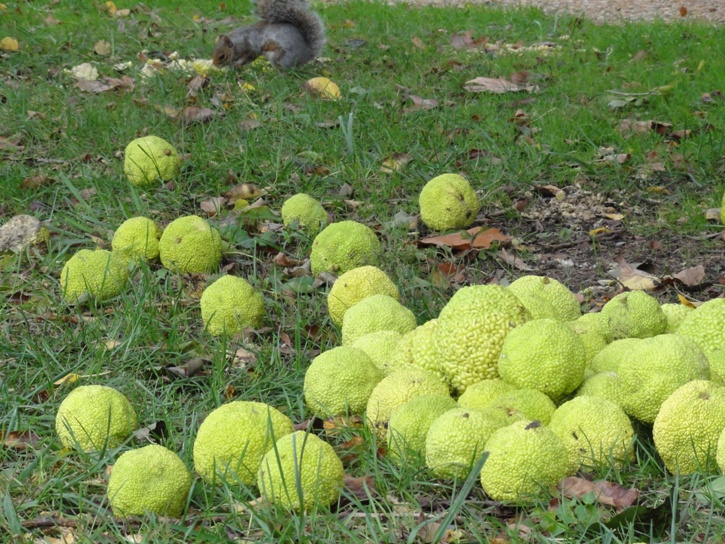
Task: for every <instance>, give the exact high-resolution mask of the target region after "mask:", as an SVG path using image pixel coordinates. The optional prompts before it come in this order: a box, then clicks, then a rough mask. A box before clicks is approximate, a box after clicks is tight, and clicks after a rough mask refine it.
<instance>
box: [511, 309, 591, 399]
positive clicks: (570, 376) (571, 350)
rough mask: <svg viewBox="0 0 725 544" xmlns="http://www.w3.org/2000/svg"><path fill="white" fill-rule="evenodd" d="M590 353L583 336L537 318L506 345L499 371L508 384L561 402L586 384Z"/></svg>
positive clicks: (561, 325)
mask: <svg viewBox="0 0 725 544" xmlns="http://www.w3.org/2000/svg"><path fill="white" fill-rule="evenodd" d="M586 363H587V360H586V352H585V351H584V344H583V343H582V341H581V340H580V339H579V336H578V335H577V334H576V333H575V332H574V331H573V330H571V328H569V327H568V326H567V325H566V324H564V323H562V322H560V321H556V320H554V319H533V320H531V321H528V322H526V323H524V324H523V325H521V326H520V327H516V328H515V329H514V330H512V331H511V332H510V333H509V334H508V336H507V337H506V338H505V340H504V342H503V347H502V348H501V354H500V356H499V359H498V372H499V374H500V375H501V378H503V380H504V381H506V382H508V383H510V384H512V385H513V386H515V387H517V388H519V389H523V388H531V389H538V390H539V391H541V392H543V393H546V394H547V395H549V397H551V398H552V399H560V398H562V397H563V396H564V395H568V394H569V393H571V392H572V391H574V390H575V389H576V388H577V387H579V385H581V383H582V382H583V381H584V369H585V368H586Z"/></svg>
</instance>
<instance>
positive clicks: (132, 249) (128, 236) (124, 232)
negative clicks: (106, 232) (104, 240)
mask: <svg viewBox="0 0 725 544" xmlns="http://www.w3.org/2000/svg"><path fill="white" fill-rule="evenodd" d="M161 232H162V231H161V229H160V228H159V226H158V225H157V224H156V223H155V222H154V221H152V220H151V219H149V218H148V217H132V218H130V219H127V220H126V221H124V222H123V223H121V225H120V226H119V227H118V228H117V229H116V232H115V233H114V234H113V240H111V247H112V248H113V252H114V253H116V254H118V255H119V256H121V257H123V258H124V260H127V261H131V260H142V261H153V260H154V259H156V258H157V257H158V256H159V238H160V237H161Z"/></svg>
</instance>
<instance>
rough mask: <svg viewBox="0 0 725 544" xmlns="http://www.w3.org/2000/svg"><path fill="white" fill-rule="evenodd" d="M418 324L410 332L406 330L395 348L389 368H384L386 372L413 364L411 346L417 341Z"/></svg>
mask: <svg viewBox="0 0 725 544" xmlns="http://www.w3.org/2000/svg"><path fill="white" fill-rule="evenodd" d="M420 327H421V326H420V325H419V326H418V327H416V328H415V329H413V330H412V331H410V332H406V333H405V334H404V335H403V337H402V338H401V339H400V342H398V347H397V348H396V350H395V354H394V355H393V358H392V359H391V360H390V364H389V367H390V368H389V369H387V370H386V374H390V373H391V372H393V371H395V370H400V369H401V368H406V367H408V366H411V365H412V364H413V346H415V343H416V341H417V337H418V329H419V328H420Z"/></svg>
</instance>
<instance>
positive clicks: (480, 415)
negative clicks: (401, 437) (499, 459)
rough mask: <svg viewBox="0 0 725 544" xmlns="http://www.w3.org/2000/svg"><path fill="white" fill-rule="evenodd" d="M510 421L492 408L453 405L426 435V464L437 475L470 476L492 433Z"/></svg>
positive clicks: (446, 476) (448, 476) (451, 476)
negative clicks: (455, 406) (454, 406)
mask: <svg viewBox="0 0 725 544" xmlns="http://www.w3.org/2000/svg"><path fill="white" fill-rule="evenodd" d="M508 424H509V420H508V418H507V417H506V416H505V415H504V414H502V413H501V412H499V411H497V410H492V409H490V408H488V409H484V410H476V409H470V408H453V409H452V410H449V411H447V412H445V413H444V414H442V415H440V416H439V417H438V418H436V420H435V421H433V423H432V424H431V426H430V429H428V434H427V435H426V437H425V464H426V465H428V468H430V469H431V470H432V471H433V475H434V476H435V477H436V478H455V479H458V480H463V479H465V478H467V477H468V475H469V474H470V472H471V468H473V465H475V464H476V461H477V460H478V458H479V457H481V455H483V450H484V447H485V445H486V441H487V440H488V439H489V437H490V436H491V435H492V434H493V433H494V431H497V430H498V429H500V428H502V427H505V426H506V425H508Z"/></svg>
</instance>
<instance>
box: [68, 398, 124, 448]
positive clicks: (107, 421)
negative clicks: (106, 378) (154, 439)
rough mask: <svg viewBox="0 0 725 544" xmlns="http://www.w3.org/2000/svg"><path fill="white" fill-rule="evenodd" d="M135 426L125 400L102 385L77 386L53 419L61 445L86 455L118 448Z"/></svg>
mask: <svg viewBox="0 0 725 544" xmlns="http://www.w3.org/2000/svg"><path fill="white" fill-rule="evenodd" d="M137 427H138V419H137V418H136V411H135V410H134V409H133V406H131V403H130V402H129V401H128V399H127V398H126V397H125V396H123V394H122V393H120V392H118V391H116V390H115V389H113V388H112V387H106V386H105V385H82V386H80V387H76V388H75V389H74V390H73V391H71V393H70V394H69V395H68V396H67V397H66V398H65V399H63V402H61V404H60V406H59V407H58V413H57V415H56V417H55V430H56V432H57V433H58V436H59V437H60V441H61V442H62V443H63V446H65V447H66V448H75V447H78V448H80V449H81V450H83V451H86V452H90V451H102V450H104V449H106V448H109V449H113V448H117V447H118V446H120V445H121V444H122V443H123V442H124V441H125V440H126V439H127V438H128V437H129V436H130V435H131V433H132V432H133V431H134V430H135V429H136V428H137Z"/></svg>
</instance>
